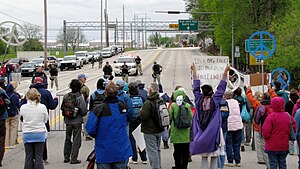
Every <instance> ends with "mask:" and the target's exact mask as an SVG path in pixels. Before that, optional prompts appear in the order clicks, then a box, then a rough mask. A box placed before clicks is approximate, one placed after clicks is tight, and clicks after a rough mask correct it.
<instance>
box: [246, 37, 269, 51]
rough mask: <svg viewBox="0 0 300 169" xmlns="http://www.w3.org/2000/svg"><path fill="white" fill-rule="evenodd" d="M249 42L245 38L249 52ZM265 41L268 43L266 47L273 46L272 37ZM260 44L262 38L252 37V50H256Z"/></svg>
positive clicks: (264, 40) (264, 41)
mask: <svg viewBox="0 0 300 169" xmlns="http://www.w3.org/2000/svg"><path fill="white" fill-rule="evenodd" d="M248 43H249V40H245V51H246V52H249V48H248V47H247V46H248ZM263 43H264V44H265V45H266V47H267V48H268V49H271V48H272V45H273V43H272V40H271V39H263ZM259 44H260V40H259V39H252V41H251V42H250V50H252V51H254V50H255V49H256V48H257V47H258V46H259Z"/></svg>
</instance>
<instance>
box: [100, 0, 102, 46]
mask: <svg viewBox="0 0 300 169" xmlns="http://www.w3.org/2000/svg"><path fill="white" fill-rule="evenodd" d="M100 3H101V5H100V6H101V7H100V8H101V12H100V17H101V19H100V31H101V33H100V49H102V48H103V40H102V39H103V19H102V18H103V16H102V15H103V9H102V0H101V2H100Z"/></svg>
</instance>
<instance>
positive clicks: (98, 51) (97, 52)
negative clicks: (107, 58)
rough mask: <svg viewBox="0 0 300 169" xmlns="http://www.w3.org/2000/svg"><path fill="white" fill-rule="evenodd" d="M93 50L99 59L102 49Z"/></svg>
mask: <svg viewBox="0 0 300 169" xmlns="http://www.w3.org/2000/svg"><path fill="white" fill-rule="evenodd" d="M93 52H94V53H96V55H95V58H96V60H97V61H98V59H99V57H100V56H101V51H100V50H95V51H93Z"/></svg>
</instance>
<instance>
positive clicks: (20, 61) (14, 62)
mask: <svg viewBox="0 0 300 169" xmlns="http://www.w3.org/2000/svg"><path fill="white" fill-rule="evenodd" d="M24 62H29V60H28V59H27V58H23V57H20V58H12V59H10V60H9V61H8V62H7V63H6V64H5V66H7V65H11V66H12V68H13V69H15V67H16V65H17V64H19V65H20V66H21V65H22V64H23V63H24Z"/></svg>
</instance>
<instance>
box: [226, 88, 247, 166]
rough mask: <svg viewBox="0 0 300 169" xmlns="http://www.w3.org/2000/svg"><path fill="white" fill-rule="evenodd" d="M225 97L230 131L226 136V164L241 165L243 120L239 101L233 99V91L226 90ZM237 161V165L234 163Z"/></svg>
mask: <svg viewBox="0 0 300 169" xmlns="http://www.w3.org/2000/svg"><path fill="white" fill-rule="evenodd" d="M224 97H225V99H226V101H227V103H228V108H229V117H228V131H227V136H226V154H227V161H228V163H227V164H225V165H226V166H229V167H233V166H237V167H240V166H241V154H240V149H241V142H242V129H243V122H242V117H241V110H240V105H239V102H238V101H237V100H236V99H233V92H232V91H226V92H225V93H224ZM233 161H234V162H235V165H234V164H233Z"/></svg>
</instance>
